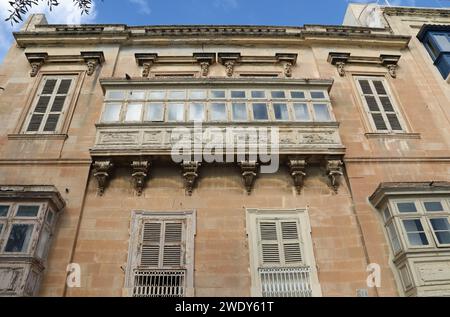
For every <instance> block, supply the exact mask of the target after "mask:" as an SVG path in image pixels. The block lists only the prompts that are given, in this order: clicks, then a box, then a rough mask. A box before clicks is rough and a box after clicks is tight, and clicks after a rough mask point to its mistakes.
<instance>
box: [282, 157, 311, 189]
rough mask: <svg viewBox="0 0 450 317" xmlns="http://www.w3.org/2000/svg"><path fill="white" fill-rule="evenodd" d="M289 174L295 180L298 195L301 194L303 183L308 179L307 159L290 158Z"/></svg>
mask: <svg viewBox="0 0 450 317" xmlns="http://www.w3.org/2000/svg"><path fill="white" fill-rule="evenodd" d="M287 164H288V167H289V172H290V173H291V176H292V179H293V180H294V186H295V188H296V189H297V193H298V194H300V192H301V190H302V187H303V181H304V179H305V177H306V171H305V169H306V165H307V163H306V157H289V158H288V163H287Z"/></svg>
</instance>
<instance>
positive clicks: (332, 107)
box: [0, 6, 450, 297]
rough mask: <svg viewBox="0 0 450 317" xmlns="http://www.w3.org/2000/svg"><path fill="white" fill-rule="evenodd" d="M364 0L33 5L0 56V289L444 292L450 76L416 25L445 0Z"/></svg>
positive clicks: (443, 19) (437, 17) (437, 19)
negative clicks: (135, 8) (211, 11)
mask: <svg viewBox="0 0 450 317" xmlns="http://www.w3.org/2000/svg"><path fill="white" fill-rule="evenodd" d="M358 10H360V11H359V13H361V10H364V8H363V7H359V6H350V7H349V10H348V12H347V16H346V23H345V24H351V26H350V25H343V26H325V25H306V26H304V27H269V26H139V27H138V26H126V25H81V26H71V25H50V24H48V23H47V22H46V20H45V17H44V16H43V15H33V16H31V17H30V18H29V20H28V21H27V22H26V23H25V25H24V27H23V29H22V30H20V31H19V32H17V33H15V34H14V36H15V39H16V43H15V44H14V45H13V47H12V48H11V49H10V51H9V53H8V55H7V56H6V58H5V60H4V63H3V65H2V66H1V67H0V87H2V89H1V90H0V122H1V124H0V148H1V151H0V294H1V295H2V296H221V297H228V296H415V295H418V296H427V295H444V294H447V295H448V294H450V247H449V246H450V224H449V216H450V134H449V133H448V126H449V120H450V89H449V87H450V86H449V81H448V79H447V78H443V75H442V72H441V71H440V69H438V68H437V66H435V65H434V62H435V61H436V60H437V59H438V58H441V57H440V55H433V58H430V53H429V52H430V51H429V48H427V47H426V45H425V44H424V40H423V39H425V38H426V36H425V37H423V38H421V37H420V36H419V38H417V37H416V36H417V35H418V34H419V32H422V34H426V33H427V32H434V30H435V29H434V27H432V25H440V29H439V32H441V33H443V34H446V33H445V32H446V30H447V31H448V29H446V28H447V27H448V26H449V25H450V10H444V9H411V8H383V7H380V8H379V7H377V8H376V10H375V11H374V12H372V13H371V14H372V15H373V14H376V13H378V14H379V15H378V16H375V18H376V19H378V20H379V21H378V20H377V21H378V22H379V23H383V24H382V25H376V27H374V26H373V25H370V23H372V22H371V21H372V19H374V18H373V16H372V15H371V16H370V17H371V19H368V20H362V18H361V17H365V15H364V14H356V13H355V12H358ZM358 19H360V20H358ZM376 19H375V20H376ZM367 21H369V22H370V23H369V22H367ZM378 22H377V23H378ZM354 25H356V26H354ZM421 29H422V30H421ZM441 33H439V34H438V35H440V34H441ZM442 52H443V55H444V56H445V54H446V51H445V48H442ZM443 60H444V61H445V58H444V59H443ZM439 67H440V66H439ZM187 148H190V149H193V151H192V153H190V155H188V154H189V153H187V152H184V153H181V154H183V155H178V156H175V155H174V150H175V149H187ZM201 154H210V155H201ZM271 166H275V167H276V168H275V169H274V170H271ZM368 267H369V268H371V269H372V270H373V272H372V276H375V277H377V273H378V272H379V273H380V279H378V278H375V279H374V281H375V282H376V283H375V284H378V283H377V282H381V285H377V286H378V287H369V286H370V285H369V286H368V284H367V278H368V275H369V274H370V273H371V272H367V269H368ZM378 269H379V270H378ZM68 271H69V272H68Z"/></svg>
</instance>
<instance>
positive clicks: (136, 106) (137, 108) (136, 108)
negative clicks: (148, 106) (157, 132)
mask: <svg viewBox="0 0 450 317" xmlns="http://www.w3.org/2000/svg"><path fill="white" fill-rule="evenodd" d="M141 117H142V104H141V103H130V104H128V107H127V114H126V116H125V121H126V122H131V121H141Z"/></svg>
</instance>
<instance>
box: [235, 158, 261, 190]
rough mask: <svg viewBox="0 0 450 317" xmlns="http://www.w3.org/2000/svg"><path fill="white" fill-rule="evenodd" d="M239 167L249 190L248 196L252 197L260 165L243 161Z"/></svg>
mask: <svg viewBox="0 0 450 317" xmlns="http://www.w3.org/2000/svg"><path fill="white" fill-rule="evenodd" d="M239 166H240V167H241V172H242V179H243V180H244V186H245V189H246V190H247V194H249V195H250V193H251V192H252V188H253V184H254V183H255V179H256V177H257V176H258V166H259V164H258V163H257V162H256V161H242V162H241V163H240V164H239Z"/></svg>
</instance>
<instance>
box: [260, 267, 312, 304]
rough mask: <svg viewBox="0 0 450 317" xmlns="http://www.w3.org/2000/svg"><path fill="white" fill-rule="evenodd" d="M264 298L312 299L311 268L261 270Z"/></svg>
mask: <svg viewBox="0 0 450 317" xmlns="http://www.w3.org/2000/svg"><path fill="white" fill-rule="evenodd" d="M259 276H260V279H261V291H262V296H263V297H311V296H312V288H311V268H310V267H309V266H306V267H295V268H260V269H259Z"/></svg>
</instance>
